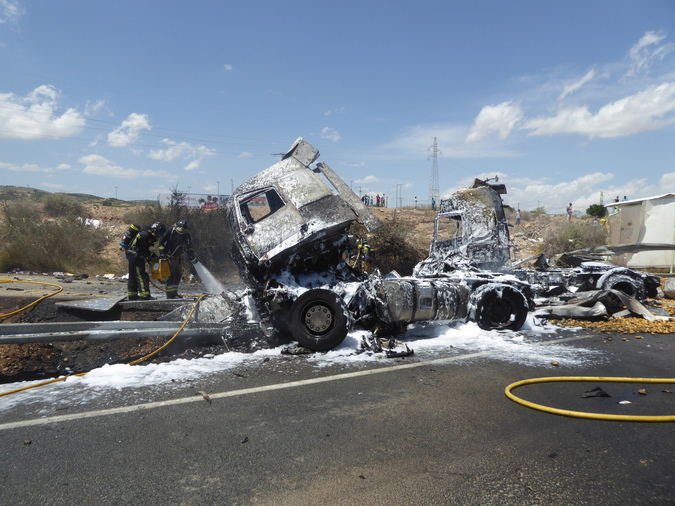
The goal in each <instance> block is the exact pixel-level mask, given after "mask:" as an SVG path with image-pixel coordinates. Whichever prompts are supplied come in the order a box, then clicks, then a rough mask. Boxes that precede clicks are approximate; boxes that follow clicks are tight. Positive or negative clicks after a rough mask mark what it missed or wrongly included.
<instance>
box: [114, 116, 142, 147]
mask: <svg viewBox="0 0 675 506" xmlns="http://www.w3.org/2000/svg"><path fill="white" fill-rule="evenodd" d="M143 130H152V127H151V126H150V122H149V121H148V115H147V114H136V113H132V114H130V115H129V116H128V117H127V119H125V120H124V121H123V122H122V124H121V125H120V126H119V127H117V128H116V129H115V130H113V131H112V132H110V133H109V134H108V144H109V145H110V146H114V147H118V148H119V147H126V146H128V145H129V144H132V143H133V142H135V141H136V139H137V138H138V136H139V135H140V134H141V131H143Z"/></svg>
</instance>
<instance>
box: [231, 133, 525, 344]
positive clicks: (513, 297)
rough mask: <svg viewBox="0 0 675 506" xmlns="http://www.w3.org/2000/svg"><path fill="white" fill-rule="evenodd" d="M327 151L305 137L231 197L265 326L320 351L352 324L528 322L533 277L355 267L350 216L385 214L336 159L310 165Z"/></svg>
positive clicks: (244, 265) (370, 223)
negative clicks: (356, 188)
mask: <svg viewBox="0 0 675 506" xmlns="http://www.w3.org/2000/svg"><path fill="white" fill-rule="evenodd" d="M318 156H319V153H318V151H317V150H316V149H315V148H314V147H313V146H311V145H310V144H308V143H307V142H306V141H304V140H303V139H302V138H299V139H298V140H297V141H296V142H295V143H294V144H293V146H292V147H291V149H290V150H289V151H288V152H287V153H286V154H285V155H284V156H283V157H282V160H281V161H280V162H279V163H277V164H275V165H273V166H271V167H269V168H268V169H266V170H265V171H263V172H261V173H260V174H258V175H257V176H255V177H254V178H252V179H250V180H248V181H246V182H245V183H244V184H242V185H241V186H240V187H239V188H237V189H236V190H235V191H234V192H233V194H232V196H231V197H230V199H229V200H228V211H229V221H230V227H231V229H232V232H233V237H234V239H235V243H234V248H233V257H234V258H235V260H236V262H237V265H238V266H239V268H240V271H241V274H242V278H243V279H244V280H245V281H246V282H247V284H248V285H249V287H250V289H251V290H252V292H253V300H254V301H255V303H256V306H257V309H258V312H259V314H260V316H261V320H262V321H263V324H264V325H269V327H271V328H272V329H274V332H275V333H276V334H277V335H280V336H284V335H291V336H292V337H293V338H294V339H295V340H297V341H298V342H299V343H300V344H301V345H303V346H305V347H307V348H310V349H312V350H327V349H331V348H333V347H335V346H337V345H338V344H340V343H341V342H342V341H343V340H344V338H345V337H346V335H347V333H348V332H349V330H350V329H351V328H361V329H365V330H369V331H372V332H373V333H375V334H386V335H391V334H392V333H396V332H400V331H402V330H404V329H405V327H406V326H407V325H408V324H410V323H415V322H429V321H440V322H453V321H466V320H474V321H476V322H477V323H478V325H479V326H480V327H481V328H484V329H494V328H497V329H519V328H520V327H521V326H522V325H523V323H524V321H525V319H526V317H527V313H528V311H529V310H530V309H532V308H533V302H532V300H533V299H532V292H531V290H530V287H529V286H528V285H527V284H526V283H521V282H519V281H516V280H510V279H502V278H499V279H497V278H496V277H495V276H492V275H490V274H486V273H480V274H477V275H462V276H456V275H440V276H419V277H418V276H412V277H400V276H398V275H396V274H395V273H392V274H389V275H387V276H385V277H381V276H380V275H379V274H374V275H368V274H365V273H364V272H362V271H360V270H357V269H355V268H353V267H352V266H350V265H349V264H348V262H347V261H346V260H345V258H348V256H349V251H348V250H349V240H348V238H349V236H348V232H349V228H350V226H351V224H352V223H354V222H356V221H361V222H362V223H363V224H364V225H365V226H366V228H367V229H368V230H373V229H374V228H376V227H377V226H379V222H378V221H377V219H376V218H375V217H374V216H373V215H372V213H371V212H370V211H369V210H368V209H367V208H366V207H365V206H364V205H363V204H362V202H361V201H360V199H359V198H358V197H357V196H356V195H355V194H354V193H353V192H352V191H351V189H350V188H349V187H348V186H347V185H345V183H344V182H343V181H342V180H341V179H340V178H339V177H338V176H337V175H336V174H335V173H334V172H333V171H332V170H331V169H330V167H328V166H327V165H326V164H324V163H317V164H316V165H315V167H314V168H311V167H310V166H311V165H312V164H313V163H314V161H315V160H316V159H317V158H318ZM326 180H327V182H328V183H329V184H330V185H332V187H333V188H332V189H331V188H330V187H329V186H328V185H327V184H326Z"/></svg>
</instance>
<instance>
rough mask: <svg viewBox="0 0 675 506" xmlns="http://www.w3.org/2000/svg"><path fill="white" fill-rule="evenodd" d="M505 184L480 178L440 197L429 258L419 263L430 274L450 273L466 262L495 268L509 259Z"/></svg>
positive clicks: (486, 268)
mask: <svg viewBox="0 0 675 506" xmlns="http://www.w3.org/2000/svg"><path fill="white" fill-rule="evenodd" d="M504 193H506V187H505V186H504V185H497V184H492V185H491V184H487V183H485V182H483V181H480V180H479V179H476V180H475V181H474V184H473V186H472V187H471V188H466V189H463V190H460V191H458V192H457V193H454V194H453V195H451V196H450V197H448V198H444V199H442V200H441V203H440V206H439V211H438V215H437V217H436V220H435V223H434V235H433V238H432V241H431V247H430V251H429V259H428V261H427V262H426V264H430V265H426V264H425V262H423V263H422V264H420V266H418V269H421V268H422V267H424V266H425V265H426V270H427V271H431V272H433V273H439V272H450V271H453V270H454V269H455V268H457V267H458V266H461V267H465V265H466V263H467V261H468V262H469V263H470V264H471V265H472V266H474V267H477V268H480V269H485V270H495V269H500V268H501V267H502V266H503V265H504V264H506V263H507V262H508V261H509V258H510V257H509V242H510V238H509V227H508V221H507V220H506V216H505V214H504V208H503V206H502V203H501V197H500V195H501V194H504Z"/></svg>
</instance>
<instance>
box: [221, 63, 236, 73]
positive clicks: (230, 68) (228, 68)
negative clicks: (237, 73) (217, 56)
mask: <svg viewBox="0 0 675 506" xmlns="http://www.w3.org/2000/svg"><path fill="white" fill-rule="evenodd" d="M233 68H234V67H233V66H232V65H228V64H227V63H226V64H225V65H223V70H225V71H226V72H229V71H230V70H232V69H233Z"/></svg>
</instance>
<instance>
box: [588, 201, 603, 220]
mask: <svg viewBox="0 0 675 506" xmlns="http://www.w3.org/2000/svg"><path fill="white" fill-rule="evenodd" d="M586 214H587V215H588V216H593V217H595V218H604V217H605V216H607V208H606V207H605V206H603V205H601V204H591V205H590V206H588V208H587V209H586Z"/></svg>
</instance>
